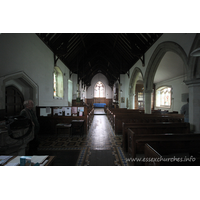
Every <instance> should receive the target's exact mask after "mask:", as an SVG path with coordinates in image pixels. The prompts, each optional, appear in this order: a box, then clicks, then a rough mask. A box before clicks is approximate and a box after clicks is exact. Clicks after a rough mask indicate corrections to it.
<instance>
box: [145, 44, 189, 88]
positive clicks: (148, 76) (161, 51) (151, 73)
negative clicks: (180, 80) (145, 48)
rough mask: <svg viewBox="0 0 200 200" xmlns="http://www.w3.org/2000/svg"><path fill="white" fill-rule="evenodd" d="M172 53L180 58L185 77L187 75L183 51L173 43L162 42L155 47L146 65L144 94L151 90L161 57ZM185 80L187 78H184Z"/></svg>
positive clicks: (187, 69) (185, 57)
mask: <svg viewBox="0 0 200 200" xmlns="http://www.w3.org/2000/svg"><path fill="white" fill-rule="evenodd" d="M168 51H172V52H174V53H176V54H178V55H179V56H180V58H181V59H182V60H183V63H184V68H185V69H184V70H185V72H186V76H187V75H188V71H189V68H188V65H187V55H186V53H185V51H184V49H183V48H182V47H181V46H180V45H179V44H177V43H175V42H163V43H161V44H159V45H158V46H157V48H156V49H155V51H154V52H153V54H152V56H151V58H150V60H149V63H148V65H147V69H146V72H145V76H144V90H145V91H146V92H151V91H152V89H153V81H154V77H155V74H156V71H157V68H158V66H159V64H160V61H161V60H162V58H163V56H164V55H165V53H166V52H168ZM186 78H187V77H186Z"/></svg>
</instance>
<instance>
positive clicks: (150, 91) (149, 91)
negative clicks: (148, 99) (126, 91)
mask: <svg viewBox="0 0 200 200" xmlns="http://www.w3.org/2000/svg"><path fill="white" fill-rule="evenodd" d="M152 92H153V89H150V90H144V93H152Z"/></svg>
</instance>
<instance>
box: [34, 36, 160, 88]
mask: <svg viewBox="0 0 200 200" xmlns="http://www.w3.org/2000/svg"><path fill="white" fill-rule="evenodd" d="M36 35H37V36H38V37H39V38H40V39H41V40H42V41H43V42H44V43H45V44H46V45H47V46H48V47H49V48H50V49H51V50H52V52H53V53H54V58H55V64H56V61H57V59H60V60H61V61H62V62H63V63H64V64H65V65H66V66H67V67H68V68H69V70H70V74H72V73H75V74H78V80H82V82H83V83H84V84H85V85H86V86H90V84H91V79H92V78H93V77H94V76H95V75H96V74H97V73H102V74H104V75H105V76H106V77H107V79H108V81H109V85H110V86H113V84H114V83H115V82H116V81H117V80H119V79H120V74H128V75H129V70H130V68H131V67H132V66H133V65H134V64H135V63H136V62H137V61H138V60H140V61H141V62H142V64H143V65H145V57H144V54H145V52H146V51H147V50H148V49H149V48H150V47H151V46H152V45H153V44H154V43H155V42H156V41H157V40H158V38H159V37H160V36H161V35H162V34H161V33H37V34H36ZM119 81H120V80H119Z"/></svg>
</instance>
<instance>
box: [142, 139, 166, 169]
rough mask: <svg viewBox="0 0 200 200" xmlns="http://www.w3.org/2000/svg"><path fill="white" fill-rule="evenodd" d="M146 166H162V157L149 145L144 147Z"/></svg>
mask: <svg viewBox="0 0 200 200" xmlns="http://www.w3.org/2000/svg"><path fill="white" fill-rule="evenodd" d="M144 155H145V165H146V166H160V163H161V159H160V158H161V157H162V156H161V155H160V154H159V153H158V152H157V151H156V150H155V149H154V148H153V147H152V146H150V145H149V144H148V143H146V144H145V146H144Z"/></svg>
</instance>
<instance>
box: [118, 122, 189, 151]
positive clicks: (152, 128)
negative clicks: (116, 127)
mask: <svg viewBox="0 0 200 200" xmlns="http://www.w3.org/2000/svg"><path fill="white" fill-rule="evenodd" d="M129 128H130V129H132V130H133V131H134V132H135V133H137V134H159V133H189V132H190V124H189V123H185V122H182V123H177V122H155V123H124V122H123V124H122V133H123V135H122V147H123V150H124V152H127V151H128V129H129Z"/></svg>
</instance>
